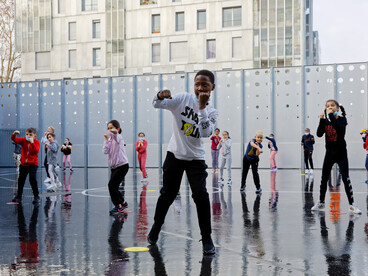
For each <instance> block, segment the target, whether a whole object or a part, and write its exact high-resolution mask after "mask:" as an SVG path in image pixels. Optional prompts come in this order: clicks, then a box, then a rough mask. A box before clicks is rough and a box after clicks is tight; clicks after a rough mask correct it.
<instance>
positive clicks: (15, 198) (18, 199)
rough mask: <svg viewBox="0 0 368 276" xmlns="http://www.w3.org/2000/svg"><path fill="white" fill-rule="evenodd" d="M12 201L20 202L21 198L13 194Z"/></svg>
mask: <svg viewBox="0 0 368 276" xmlns="http://www.w3.org/2000/svg"><path fill="white" fill-rule="evenodd" d="M12 202H17V203H21V202H22V198H21V197H17V196H15V197H14V198H13V199H12Z"/></svg>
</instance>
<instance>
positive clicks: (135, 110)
mask: <svg viewBox="0 0 368 276" xmlns="http://www.w3.org/2000/svg"><path fill="white" fill-rule="evenodd" d="M133 93H134V95H133V96H134V98H133V122H134V124H133V137H134V138H135V136H136V135H137V131H138V127H137V122H138V89H137V76H133ZM134 138H133V144H132V145H133V146H132V150H133V152H134V154H133V168H134V169H135V168H136V167H137V155H136V154H135V140H134Z"/></svg>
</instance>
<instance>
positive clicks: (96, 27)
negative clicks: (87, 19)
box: [92, 20, 101, 38]
mask: <svg viewBox="0 0 368 276" xmlns="http://www.w3.org/2000/svg"><path fill="white" fill-rule="evenodd" d="M100 36H101V33H100V20H94V21H92V38H100Z"/></svg>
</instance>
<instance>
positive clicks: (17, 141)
mask: <svg viewBox="0 0 368 276" xmlns="http://www.w3.org/2000/svg"><path fill="white" fill-rule="evenodd" d="M17 135H19V130H15V131H14V132H13V133H12V135H11V136H10V139H11V140H12V141H13V142H14V143H16V144H20V143H21V139H20V138H18V137H17Z"/></svg>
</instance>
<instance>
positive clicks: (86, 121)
mask: <svg viewBox="0 0 368 276" xmlns="http://www.w3.org/2000/svg"><path fill="white" fill-rule="evenodd" d="M83 89H84V169H85V170H87V168H88V144H89V137H88V136H89V135H88V125H89V91H88V79H87V78H84V81H83ZM86 183H88V179H86ZM87 188H88V187H87Z"/></svg>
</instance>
